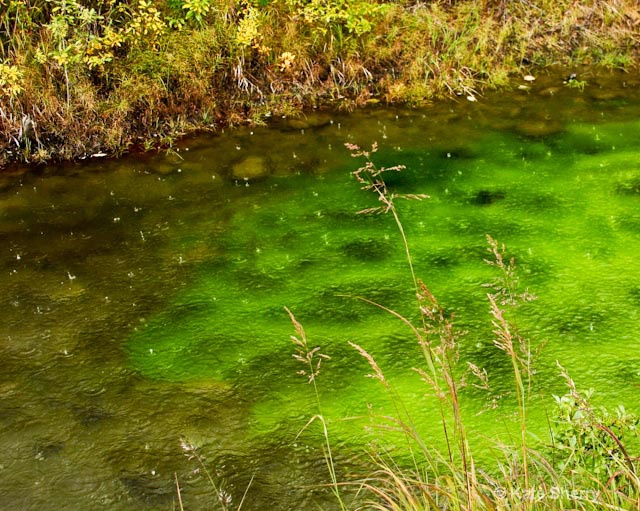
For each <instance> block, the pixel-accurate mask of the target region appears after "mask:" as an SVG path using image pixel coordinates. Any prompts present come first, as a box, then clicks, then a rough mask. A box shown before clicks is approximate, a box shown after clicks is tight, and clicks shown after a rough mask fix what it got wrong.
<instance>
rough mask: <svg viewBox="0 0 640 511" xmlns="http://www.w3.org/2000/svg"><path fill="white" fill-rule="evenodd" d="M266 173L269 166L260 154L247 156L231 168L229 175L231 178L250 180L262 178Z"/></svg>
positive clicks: (267, 173)
mask: <svg viewBox="0 0 640 511" xmlns="http://www.w3.org/2000/svg"><path fill="white" fill-rule="evenodd" d="M268 175H269V167H268V165H267V162H266V160H265V159H264V158H262V157H261V156H248V157H247V158H245V159H244V160H242V161H240V162H238V163H236V164H235V165H234V166H233V167H232V168H231V177H233V179H244V180H247V181H251V180H255V179H263V178H265V177H267V176H268Z"/></svg>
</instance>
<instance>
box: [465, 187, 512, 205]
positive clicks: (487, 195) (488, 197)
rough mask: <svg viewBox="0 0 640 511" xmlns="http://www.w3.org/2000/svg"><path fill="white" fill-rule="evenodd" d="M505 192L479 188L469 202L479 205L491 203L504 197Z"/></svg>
mask: <svg viewBox="0 0 640 511" xmlns="http://www.w3.org/2000/svg"><path fill="white" fill-rule="evenodd" d="M504 197H505V194H504V192H501V191H500V190H480V191H479V192H478V193H476V195H475V196H474V197H473V199H472V200H471V202H472V203H473V204H478V205H479V206H488V205H489V204H493V203H494V202H496V201H499V200H502V199H504Z"/></svg>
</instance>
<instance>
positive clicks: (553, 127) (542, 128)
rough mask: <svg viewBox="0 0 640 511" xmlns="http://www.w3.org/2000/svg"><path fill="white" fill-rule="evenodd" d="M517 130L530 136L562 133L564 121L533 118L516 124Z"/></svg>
mask: <svg viewBox="0 0 640 511" xmlns="http://www.w3.org/2000/svg"><path fill="white" fill-rule="evenodd" d="M514 128H515V131H516V132H517V133H519V134H520V135H524V136H525V137H530V138H543V137H549V136H551V135H557V134H558V133H562V131H563V130H564V126H563V125H562V123H560V122H558V121H553V120H532V121H528V122H523V123H520V124H516V125H515V126H514Z"/></svg>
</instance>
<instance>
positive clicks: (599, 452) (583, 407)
mask: <svg viewBox="0 0 640 511" xmlns="http://www.w3.org/2000/svg"><path fill="white" fill-rule="evenodd" d="M558 366H559V368H560V371H561V374H562V376H563V378H564V379H565V381H566V383H567V386H568V387H569V392H568V393H566V394H565V395H563V396H557V395H556V396H554V400H555V404H556V415H555V421H554V423H553V429H552V447H553V456H554V463H555V465H556V466H557V467H558V470H560V471H561V472H565V473H567V474H569V475H570V476H571V477H575V476H577V477H578V478H580V479H586V478H590V477H594V478H595V479H597V480H598V481H600V483H604V484H607V483H611V482H613V480H617V479H624V478H625V477H623V476H632V477H633V479H635V480H636V482H637V478H636V464H637V460H636V459H632V458H631V456H630V455H629V453H628V452H627V449H626V447H625V445H624V443H625V440H626V437H627V436H628V435H633V434H635V436H636V437H637V435H638V425H639V423H640V420H639V419H638V417H636V416H635V415H633V414H630V413H628V412H627V411H626V410H625V409H624V407H623V406H618V407H617V408H616V410H615V413H613V414H612V413H610V412H609V411H608V410H607V409H606V408H603V407H598V408H596V407H593V406H592V405H591V398H592V396H593V393H594V390H593V389H589V390H588V391H586V392H584V393H580V392H578V390H577V388H576V385H575V383H574V381H573V379H572V378H571V377H570V376H569V374H568V373H567V371H566V370H565V369H564V368H563V367H562V366H560V365H559V364H558ZM619 483H620V481H617V484H619Z"/></svg>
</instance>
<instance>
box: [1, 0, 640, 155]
mask: <svg viewBox="0 0 640 511" xmlns="http://www.w3.org/2000/svg"><path fill="white" fill-rule="evenodd" d="M639 22H640V19H639V18H638V13H637V5H636V2H635V1H633V0H609V1H606V2H595V1H590V2H569V1H567V0H563V1H559V2H550V1H548V0H532V1H528V2H524V1H514V2H505V1H497V2H476V1H471V0H462V1H458V2H451V1H448V0H438V1H435V2H428V3H423V2H413V1H408V0H394V1H390V2H365V1H364V0H332V1H330V2H324V1H319V0H309V1H303V0H242V1H240V2H231V1H229V0H160V1H157V2H149V1H147V0H126V1H122V2H115V1H114V0H52V1H45V0H27V1H24V2H16V1H14V0H0V120H1V122H0V132H1V133H2V137H1V138H0V167H2V166H4V165H6V164H7V163H9V162H12V161H21V162H31V163H41V162H46V161H49V160H65V159H74V158H81V157H87V156H92V155H97V154H108V155H118V154H121V153H122V152H124V151H128V150H132V149H135V148H139V149H150V148H158V147H165V148H167V147H171V146H172V144H173V143H174V142H175V140H176V139H177V138H179V137H182V136H184V135H185V134H188V133H191V132H194V131H197V130H216V129H218V128H220V127H221V126H224V125H227V124H237V123H244V122H253V123H259V122H263V121H264V120H265V119H266V118H267V117H268V116H270V115H282V114H286V115H293V114H295V113H297V112H300V111H301V110H302V109H304V108H313V107H321V106H324V105H327V104H330V105H332V106H339V105H342V106H348V107H353V106H356V105H363V104H367V103H368V102H371V101H386V102H408V103H420V102H424V101H429V100H431V99H433V98H438V97H469V98H476V97H477V96H478V95H479V94H481V93H482V91H483V90H486V89H487V88H497V87H506V86H508V85H509V80H510V77H511V76H522V75H523V74H528V73H531V72H533V70H534V69H536V68H538V67H540V66H548V65H556V64H564V65H572V66H573V65H593V66H599V65H601V66H607V67H614V68H623V69H626V70H633V69H637V67H638V62H639V61H638V57H639V54H638V47H639V45H638V42H639V36H638V30H637V26H638V23H639Z"/></svg>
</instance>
